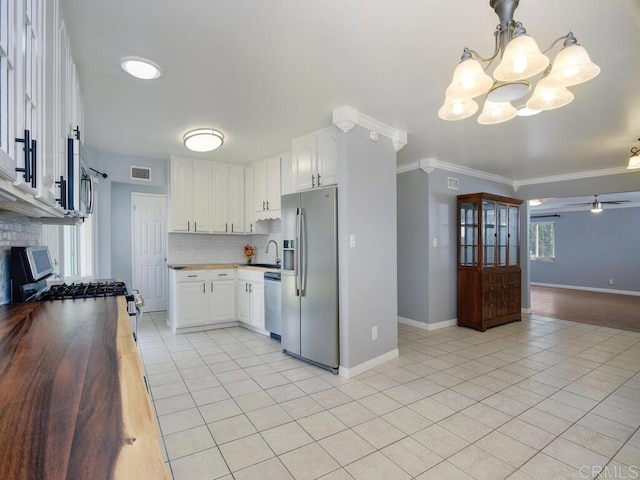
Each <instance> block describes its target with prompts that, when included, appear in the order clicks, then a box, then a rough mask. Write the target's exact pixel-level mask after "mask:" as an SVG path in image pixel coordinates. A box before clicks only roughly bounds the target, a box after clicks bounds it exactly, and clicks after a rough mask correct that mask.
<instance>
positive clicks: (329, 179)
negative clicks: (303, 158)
mask: <svg viewBox="0 0 640 480" xmlns="http://www.w3.org/2000/svg"><path fill="white" fill-rule="evenodd" d="M317 155H318V158H317V169H316V172H317V174H318V176H317V178H316V186H317V187H325V186H327V185H336V184H337V183H338V130H337V129H336V128H331V129H328V130H323V131H322V132H319V133H318V152H317Z"/></svg>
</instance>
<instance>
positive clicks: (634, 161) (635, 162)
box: [627, 153, 640, 170]
mask: <svg viewBox="0 0 640 480" xmlns="http://www.w3.org/2000/svg"><path fill="white" fill-rule="evenodd" d="M632 168H640V155H638V154H637V153H633V154H632V155H631V156H630V157H629V165H627V169H628V170H631V169H632Z"/></svg>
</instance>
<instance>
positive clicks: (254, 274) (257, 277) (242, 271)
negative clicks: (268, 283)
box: [238, 268, 264, 282]
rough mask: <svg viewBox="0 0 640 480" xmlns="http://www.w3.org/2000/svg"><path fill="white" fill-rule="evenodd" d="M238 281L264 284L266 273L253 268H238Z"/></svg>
mask: <svg viewBox="0 0 640 480" xmlns="http://www.w3.org/2000/svg"><path fill="white" fill-rule="evenodd" d="M238 280H247V281H249V282H264V272H263V271H261V270H254V269H252V268H238Z"/></svg>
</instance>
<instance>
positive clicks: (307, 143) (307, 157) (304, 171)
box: [291, 135, 317, 191]
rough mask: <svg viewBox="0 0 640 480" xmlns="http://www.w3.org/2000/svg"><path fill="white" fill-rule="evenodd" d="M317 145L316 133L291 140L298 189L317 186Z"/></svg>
mask: <svg viewBox="0 0 640 480" xmlns="http://www.w3.org/2000/svg"><path fill="white" fill-rule="evenodd" d="M316 145H317V137H316V136H315V135H309V136H307V137H302V138H298V139H296V140H294V141H293V142H291V156H292V159H293V169H294V173H295V187H296V190H297V191H300V190H308V189H310V188H313V187H315V186H316V183H315V178H316V175H317V172H316V168H315V166H316V153H317V152H316ZM312 175H313V183H312V178H311V177H312Z"/></svg>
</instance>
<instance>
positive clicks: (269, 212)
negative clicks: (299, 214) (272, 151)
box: [252, 155, 281, 220]
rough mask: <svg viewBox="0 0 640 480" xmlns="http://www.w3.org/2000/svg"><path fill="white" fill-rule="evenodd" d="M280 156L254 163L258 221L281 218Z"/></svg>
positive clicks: (255, 201) (256, 215) (255, 208)
mask: <svg viewBox="0 0 640 480" xmlns="http://www.w3.org/2000/svg"><path fill="white" fill-rule="evenodd" d="M280 157H281V156H280V155H276V156H274V157H270V158H267V159H266V160H261V161H259V162H256V163H254V164H253V165H252V166H253V178H254V189H253V192H254V197H253V204H254V206H255V207H254V211H255V219H256V220H267V219H270V218H280V195H281V193H280Z"/></svg>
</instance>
